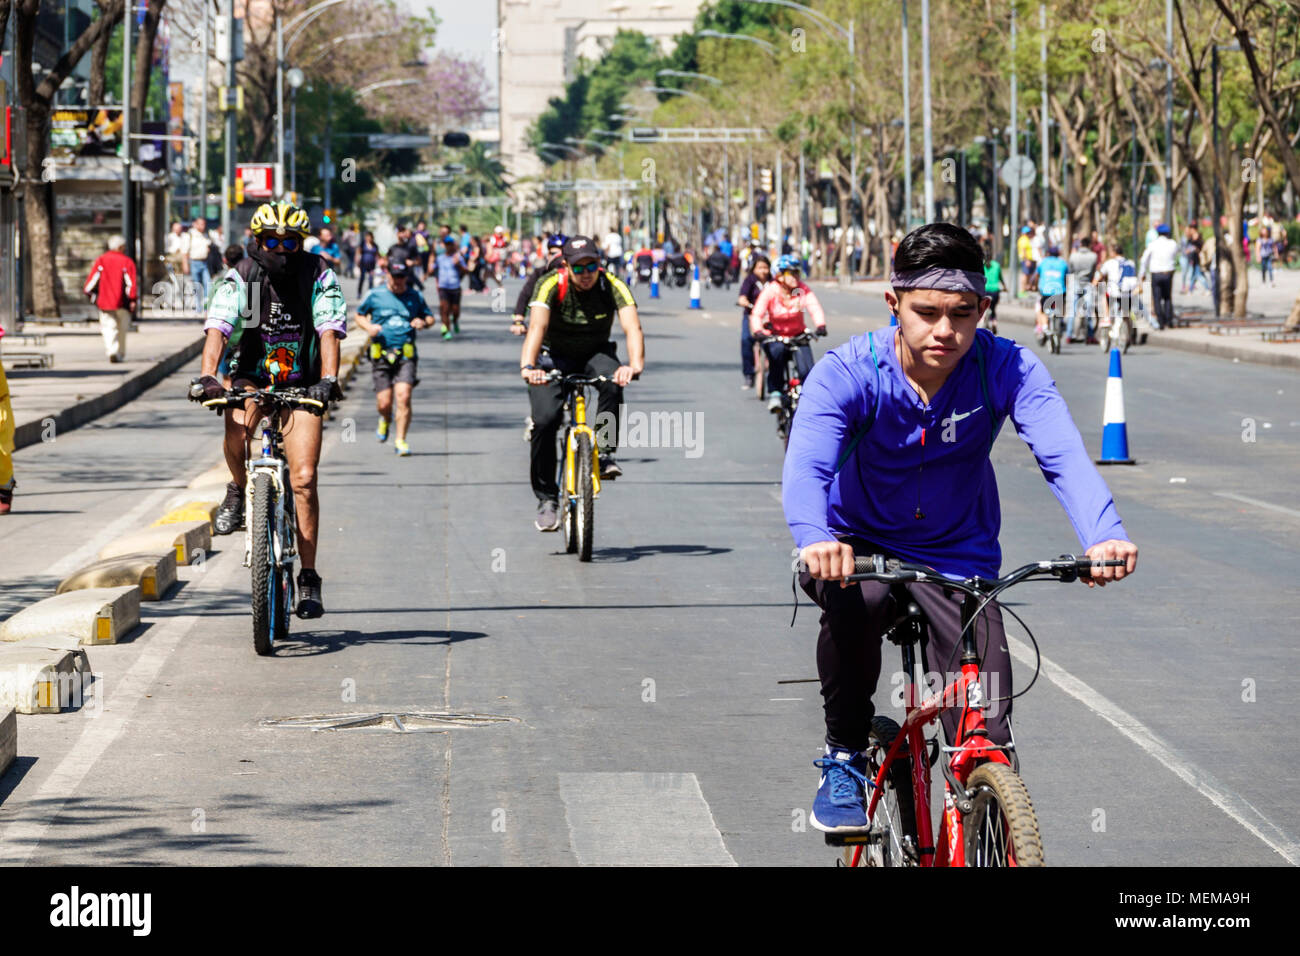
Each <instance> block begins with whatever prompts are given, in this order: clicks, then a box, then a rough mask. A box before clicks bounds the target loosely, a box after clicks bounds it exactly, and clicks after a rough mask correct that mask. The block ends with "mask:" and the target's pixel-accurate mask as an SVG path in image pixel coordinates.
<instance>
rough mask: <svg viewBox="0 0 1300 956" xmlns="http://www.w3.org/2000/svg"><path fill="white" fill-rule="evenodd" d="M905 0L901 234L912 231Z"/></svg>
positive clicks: (910, 127)
mask: <svg viewBox="0 0 1300 956" xmlns="http://www.w3.org/2000/svg"><path fill="white" fill-rule="evenodd" d="M911 45H912V44H911V43H910V42H909V35H908V32H907V0H903V232H904V233H908V232H911V231H912V71H911V68H910V67H909V66H908V63H907V56H908V52H907V51H908V48H909V47H910V46H911Z"/></svg>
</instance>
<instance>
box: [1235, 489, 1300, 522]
mask: <svg viewBox="0 0 1300 956" xmlns="http://www.w3.org/2000/svg"><path fill="white" fill-rule="evenodd" d="M1214 494H1215V496H1216V497H1218V498H1231V499H1232V500H1233V501H1240V502H1241V503H1242V504H1247V505H1254V506H1255V507H1256V508H1265V509H1267V510H1268V511H1279V512H1281V513H1282V514H1284V515H1290V516H1291V517H1292V518H1300V511H1297V510H1296V509H1294V508H1286V507H1283V506H1282V505H1275V504H1271V503H1269V502H1267V501H1260V500H1259V499H1258V498H1247V497H1246V496H1245V495H1238V494H1234V493H1233V492H1231V491H1216V492H1214Z"/></svg>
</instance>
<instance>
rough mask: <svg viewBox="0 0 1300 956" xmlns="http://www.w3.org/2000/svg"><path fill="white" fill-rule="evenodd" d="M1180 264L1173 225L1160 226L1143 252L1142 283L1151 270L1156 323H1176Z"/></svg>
mask: <svg viewBox="0 0 1300 956" xmlns="http://www.w3.org/2000/svg"><path fill="white" fill-rule="evenodd" d="M1177 268H1178V243H1176V242H1174V240H1173V239H1171V238H1170V236H1169V226H1168V225H1166V224H1165V223H1163V222H1162V223H1160V225H1158V226H1156V237H1155V239H1154V240H1152V242H1151V244H1150V245H1149V246H1147V247H1146V250H1145V251H1144V252H1143V253H1142V265H1141V267H1140V268H1139V269H1138V285H1139V286H1141V284H1142V282H1143V281H1144V280H1145V279H1146V277H1147V273H1148V272H1150V274H1151V311H1152V313H1153V315H1152V319H1153V320H1154V324H1155V327H1156V328H1158V329H1168V328H1172V327H1173V324H1174V272H1175V270H1177Z"/></svg>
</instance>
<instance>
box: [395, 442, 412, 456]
mask: <svg viewBox="0 0 1300 956" xmlns="http://www.w3.org/2000/svg"><path fill="white" fill-rule="evenodd" d="M393 445H394V448H393V450H394V451H395V452H397V454H398V456H400V457H402V458H405V457H406V456H407V455H409V454H410V453H411V446H410V445H408V444H407V443H406V442H404V441H402V440H401V439H400V438H398V439H397V440H396V441H394V442H393Z"/></svg>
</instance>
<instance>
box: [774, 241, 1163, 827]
mask: <svg viewBox="0 0 1300 956" xmlns="http://www.w3.org/2000/svg"><path fill="white" fill-rule="evenodd" d="M983 265H984V263H983V254H982V252H981V250H980V247H979V245H978V244H977V243H976V242H975V240H974V239H973V238H972V237H971V236H970V234H969V233H968V232H966V231H965V230H963V229H960V228H958V227H957V226H954V225H951V224H947V223H932V224H930V225H927V226H922V227H920V228H919V229H916V230H914V231H913V232H912V233H910V234H909V235H908V236H907V237H905V238H904V239H903V241H902V242H901V243H900V244H899V247H898V251H897V253H896V255H895V260H894V273H893V274H892V275H891V285H892V287H893V288H892V291H890V292H886V293H885V301H886V303H887V304H888V306H889V309H890V311H891V312H892V313H893V314H894V315H895V316H896V317H897V320H898V326H897V327H896V328H893V327H890V328H884V329H880V330H878V331H876V332H872V333H868V334H866V335H860V336H857V337H855V338H853V339H851V340H850V341H849V342H848V343H846V344H845V345H842V346H840V347H839V348H836V349H832V350H831V351H829V352H828V353H826V355H825V356H824V357H823V359H822V361H821V362H819V363H818V364H817V365H816V366H815V367H814V368H813V370H812V372H811V373H810V375H809V376H808V379H807V381H806V382H805V383H804V387H803V393H802V397H801V400H800V405H799V410H798V412H797V414H796V416H795V419H794V427H793V428H792V430H791V434H790V443H789V448H788V451H787V453H786V459H785V471H784V476H783V482H784V504H785V514H786V520H787V523H788V524H789V526H790V530H791V532H792V533H793V535H794V540H795V544H796V545H797V546H798V549H799V558H800V561H801V568H802V569H803V570H802V571H801V574H800V582H801V584H802V586H803V588H804V590H805V591H806V592H807V593H808V594H809V595H810V596H811V597H812V598H813V599H814V600H815V601H816V602H817V604H818V605H819V606H820V607H821V609H822V612H823V613H822V616H821V630H820V634H819V638H818V644H817V666H818V673H819V676H820V679H821V684H822V696H823V698H824V709H825V715H826V747H825V756H824V757H823V758H822V759H820V760H818V761H816V764H817V766H819V767H820V768H821V769H822V770H823V774H822V777H821V781H820V784H819V789H818V792H817V797H816V800H815V801H814V804H813V811H812V815H811V822H812V824H813V826H814V827H816V828H817V829H819V830H823V831H826V832H828V833H835V834H852V833H856V832H861V831H863V830H864V829H865V828H866V827H867V826H868V819H867V807H866V796H867V788H868V786H869V785H868V783H867V780H868V777H867V769H868V767H867V757H866V752H867V750H868V748H869V746H870V739H871V733H872V718H873V716H874V715H875V708H874V706H873V704H872V701H871V698H872V695H873V693H874V692H875V689H876V683H877V680H878V678H879V676H880V668H881V636H882V634H883V633H884V632H885V631H886V630H887V629H888V628H889V626H890V624H891V622H893V621H894V620H895V618H896V617H897V616H898V614H899V612H900V610H902V609H899V608H896V607H895V606H894V602H893V601H892V600H891V599H890V594H891V589H892V588H893V587H894V585H892V584H890V583H887V582H886V581H884V580H872V581H861V582H853V583H852V584H850V581H849V578H850V577H851V576H852V575H853V574H854V570H855V568H854V561H855V557H857V556H861V555H865V554H886V555H890V556H893V557H895V558H899V559H902V560H904V561H907V562H915V563H916V564H917V565H918V566H924V567H926V568H928V569H931V575H930V576H931V577H932V578H933V577H939V578H941V579H943V578H946V579H950V580H954V581H959V580H961V579H968V578H972V577H975V576H979V577H982V578H986V579H994V578H996V577H997V574H998V570H999V566H1000V564H1001V549H1000V547H999V544H998V533H999V530H1000V525H1001V515H1000V510H999V502H998V491H997V483H996V480H995V477H994V472H993V466H992V464H991V462H990V460H989V455H990V452H991V450H992V446H993V442H994V440H995V438H996V436H997V432H998V429H999V428H1000V427H1001V424H1002V422H1003V420H1004V419H1005V418H1010V419H1011V421H1012V423H1013V424H1014V425H1015V427H1016V430H1017V432H1018V433H1019V434H1020V437H1021V438H1022V439H1024V441H1025V442H1026V444H1028V445H1029V446H1030V448H1031V450H1032V451H1033V453H1034V455H1035V457H1036V458H1037V460H1038V463H1039V466H1040V468H1041V469H1042V471H1043V474H1044V476H1045V477H1046V478H1047V479H1048V481H1049V483H1050V484H1051V485H1052V486H1053V491H1054V492H1055V493H1056V495H1057V497H1058V499H1059V500H1060V501H1061V503H1062V505H1063V506H1064V508H1065V511H1066V514H1067V515H1068V516H1069V518H1070V520H1071V523H1072V524H1073V526H1074V529H1075V531H1076V533H1077V534H1078V537H1079V540H1080V542H1081V543H1082V545H1083V546H1084V548H1085V550H1086V553H1087V556H1088V558H1090V559H1092V560H1093V561H1096V562H1100V561H1106V560H1110V561H1122V562H1123V565H1122V566H1117V567H1097V568H1096V569H1095V570H1093V572H1092V574H1091V576H1087V575H1082V576H1081V580H1085V581H1086V583H1087V584H1088V585H1089V586H1090V587H1091V586H1093V585H1104V584H1106V583H1107V582H1109V581H1117V580H1120V579H1121V578H1123V577H1125V576H1126V575H1127V574H1132V573H1133V571H1134V569H1135V567H1136V563H1137V547H1136V546H1135V545H1134V544H1133V543H1132V542H1131V541H1129V539H1128V535H1127V534H1126V533H1125V531H1124V528H1123V525H1122V524H1121V522H1120V518H1119V515H1118V513H1117V512H1116V510H1115V505H1114V501H1113V499H1112V498H1111V494H1110V492H1109V490H1108V489H1107V487H1106V484H1105V482H1104V481H1103V480H1102V478H1101V476H1100V474H1099V473H1098V472H1097V469H1096V468H1095V467H1094V466H1093V464H1092V461H1091V459H1090V458H1089V457H1088V454H1087V452H1086V450H1085V448H1084V445H1083V440H1082V438H1081V437H1080V435H1079V432H1078V429H1077V428H1076V427H1075V425H1074V423H1073V421H1072V419H1071V418H1070V414H1069V410H1068V409H1067V408H1066V405H1065V401H1064V399H1062V398H1061V395H1060V393H1059V392H1058V391H1057V389H1056V386H1055V383H1054V382H1053V381H1052V378H1051V376H1050V374H1049V373H1048V372H1047V370H1046V368H1045V367H1044V366H1043V364H1042V363H1041V362H1040V361H1039V359H1038V358H1037V357H1036V356H1035V355H1034V354H1033V353H1032V352H1030V351H1028V350H1027V349H1024V348H1021V347H1020V346H1018V345H1017V344H1016V343H1014V342H1012V341H1010V340H1009V339H1000V338H996V337H995V336H993V335H992V334H990V333H989V332H987V331H984V330H979V331H977V325H978V323H979V319H980V316H981V315H982V314H983V313H984V311H985V310H986V309H987V308H988V305H989V299H988V297H987V295H986V294H985V291H984V290H985V281H984V268H983ZM906 587H907V589H908V592H909V593H910V595H911V598H912V599H913V600H914V602H915V604H916V605H918V608H919V610H920V612H921V613H922V614H923V615H924V617H925V618H927V619H928V631H929V634H928V638H929V640H928V645H927V646H926V647H925V648H924V651H925V653H926V654H927V655H928V663H929V665H930V666H931V667H933V668H936V669H944V670H947V669H949V668H945V667H944V665H945V664H946V663H948V662H954V663H955V661H956V660H957V657H956V653H957V651H958V650H960V647H959V645H960V643H961V640H962V631H963V620H962V603H963V601H964V600H965V598H966V595H965V594H964V593H963V592H961V591H960V590H955V589H953V588H948V587H944V586H942V585H939V584H934V583H929V582H920V583H916V582H914V583H909V584H907V585H906ZM980 629H981V635H982V640H981V649H982V650H983V651H984V656H983V659H982V661H981V664H980V669H981V671H982V673H983V674H985V675H988V681H989V682H992V681H996V683H997V686H998V688H999V698H1000V699H998V700H996V701H993V700H990V701H989V704H990V706H989V708H988V710H987V711H986V713H985V723H986V732H987V738H988V740H989V741H990V743H991V744H992V745H993V746H995V747H998V748H1005V749H1003V750H1002V752H1004V753H1009V754H1014V741H1013V739H1012V736H1011V725H1010V714H1011V706H1010V700H1009V697H1010V695H1011V661H1010V655H1009V653H1008V651H1007V649H1006V648H1007V646H1008V645H1007V642H1006V640H1005V636H1004V632H1003V625H1002V618H1001V614H1000V613H999V611H998V608H997V605H996V603H993V602H990V603H989V604H988V605H987V606H986V607H985V608H984V613H983V614H982V615H981V625H980ZM985 629H987V630H985ZM962 711H963V708H962V707H961V706H960V705H958V706H956V707H949V708H947V709H944V710H943V711H942V713H941V719H942V722H943V725H944V730H945V733H946V736H947V739H948V740H949V741H950V742H953V743H956V742H957V741H959V740H960V739H961V737H960V735H961V733H962V729H963V728H962V727H961V726H959V725H960V723H961V720H962ZM967 729H969V728H967Z"/></svg>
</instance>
